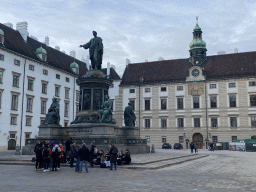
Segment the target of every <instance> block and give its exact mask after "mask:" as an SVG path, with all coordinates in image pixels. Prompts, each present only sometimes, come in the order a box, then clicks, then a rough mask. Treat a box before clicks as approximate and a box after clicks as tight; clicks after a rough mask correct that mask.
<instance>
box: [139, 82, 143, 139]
mask: <svg viewBox="0 0 256 192" xmlns="http://www.w3.org/2000/svg"><path fill="white" fill-rule="evenodd" d="M143 81H144V79H143V77H141V78H140V83H139V137H140V86H141V84H142V83H143Z"/></svg>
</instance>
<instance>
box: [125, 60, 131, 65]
mask: <svg viewBox="0 0 256 192" xmlns="http://www.w3.org/2000/svg"><path fill="white" fill-rule="evenodd" d="M130 63H131V61H130V60H129V59H128V58H126V66H127V65H129V64H130Z"/></svg>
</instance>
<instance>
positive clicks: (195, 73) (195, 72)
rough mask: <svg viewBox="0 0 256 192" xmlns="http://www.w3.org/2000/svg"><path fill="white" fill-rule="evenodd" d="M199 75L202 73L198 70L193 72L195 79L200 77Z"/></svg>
mask: <svg viewBox="0 0 256 192" xmlns="http://www.w3.org/2000/svg"><path fill="white" fill-rule="evenodd" d="M199 73H200V71H199V70H198V69H194V70H193V71H192V75H193V76H195V77H197V76H198V75H199Z"/></svg>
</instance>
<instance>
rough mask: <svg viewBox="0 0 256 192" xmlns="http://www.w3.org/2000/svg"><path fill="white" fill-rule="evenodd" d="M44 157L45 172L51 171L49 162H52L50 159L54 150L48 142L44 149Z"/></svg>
mask: <svg viewBox="0 0 256 192" xmlns="http://www.w3.org/2000/svg"><path fill="white" fill-rule="evenodd" d="M42 155H43V159H44V172H46V171H49V169H48V168H49V164H50V159H51V156H52V151H51V149H50V148H49V145H48V143H46V144H45V148H44V149H43V151H42Z"/></svg>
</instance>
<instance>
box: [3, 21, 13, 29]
mask: <svg viewBox="0 0 256 192" xmlns="http://www.w3.org/2000/svg"><path fill="white" fill-rule="evenodd" d="M4 25H5V26H7V27H10V28H12V29H13V24H11V23H10V22H8V23H4Z"/></svg>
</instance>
